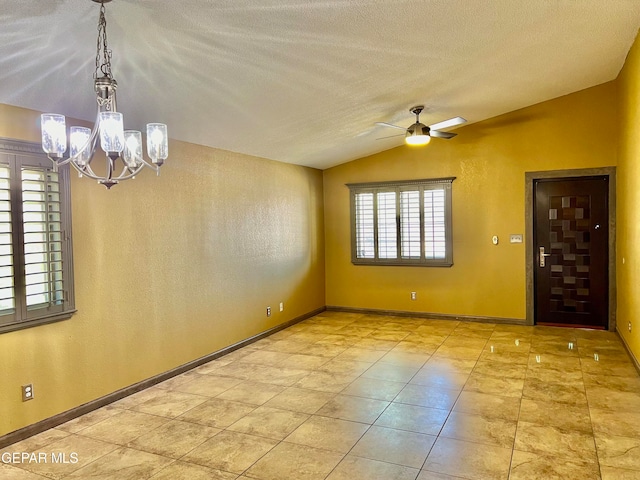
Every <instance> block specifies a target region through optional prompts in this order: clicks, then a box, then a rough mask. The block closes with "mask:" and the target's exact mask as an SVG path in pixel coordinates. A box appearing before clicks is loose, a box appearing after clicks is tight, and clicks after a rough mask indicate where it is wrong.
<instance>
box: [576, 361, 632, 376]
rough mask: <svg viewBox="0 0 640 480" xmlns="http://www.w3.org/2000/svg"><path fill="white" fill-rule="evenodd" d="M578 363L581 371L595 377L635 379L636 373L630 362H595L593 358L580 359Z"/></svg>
mask: <svg viewBox="0 0 640 480" xmlns="http://www.w3.org/2000/svg"><path fill="white" fill-rule="evenodd" d="M580 362H581V365H582V371H583V372H585V373H592V374H595V375H604V376H615V377H634V378H637V376H638V372H637V370H636V369H635V368H634V367H633V365H632V364H631V362H630V361H629V362H606V361H602V362H600V361H597V362H596V361H595V360H594V359H593V358H585V357H581V358H580Z"/></svg>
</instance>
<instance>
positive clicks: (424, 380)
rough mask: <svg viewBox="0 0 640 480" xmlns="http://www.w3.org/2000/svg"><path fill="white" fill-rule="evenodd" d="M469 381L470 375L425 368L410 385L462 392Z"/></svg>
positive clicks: (415, 376) (419, 371)
mask: <svg viewBox="0 0 640 480" xmlns="http://www.w3.org/2000/svg"><path fill="white" fill-rule="evenodd" d="M468 379H469V374H468V373H455V372H454V371H448V370H430V369H424V368H423V369H420V370H418V373H416V374H415V375H414V377H413V378H412V379H411V380H410V381H409V383H411V384H415V385H425V386H430V387H440V388H447V389H451V390H458V391H460V390H462V387H464V384H465V383H467V380H468Z"/></svg>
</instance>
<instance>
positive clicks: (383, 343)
mask: <svg viewBox="0 0 640 480" xmlns="http://www.w3.org/2000/svg"><path fill="white" fill-rule="evenodd" d="M397 345H398V342H396V341H394V340H381V339H378V338H370V337H365V338H361V339H360V340H359V341H358V342H356V343H354V344H353V346H354V347H356V348H367V349H369V350H377V351H380V352H388V351H389V350H391V349H393V348H395V347H396V346H397Z"/></svg>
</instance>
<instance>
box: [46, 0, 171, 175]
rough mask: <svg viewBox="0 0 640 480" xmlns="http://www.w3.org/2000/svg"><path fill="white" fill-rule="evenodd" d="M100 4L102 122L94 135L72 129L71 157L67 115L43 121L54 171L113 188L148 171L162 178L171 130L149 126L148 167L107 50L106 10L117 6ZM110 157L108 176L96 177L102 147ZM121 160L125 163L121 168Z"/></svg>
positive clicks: (97, 74)
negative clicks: (68, 168) (119, 101)
mask: <svg viewBox="0 0 640 480" xmlns="http://www.w3.org/2000/svg"><path fill="white" fill-rule="evenodd" d="M92 1H93V2H96V3H99V4H100V18H99V20H98V41H97V49H96V69H95V72H94V74H93V81H94V89H95V93H96V103H97V117H96V121H95V124H94V126H93V129H89V128H85V127H71V128H70V129H69V145H70V149H69V157H68V158H66V159H65V158H64V153H65V152H66V151H67V131H66V124H65V117H64V115H58V114H52V113H45V114H43V115H42V116H41V128H42V149H43V150H44V151H45V153H46V154H47V156H48V157H49V159H50V160H51V161H52V162H53V165H54V169H56V170H57V168H58V167H59V166H62V165H66V164H67V163H71V165H73V167H74V168H75V169H76V170H77V171H78V172H79V174H80V176H87V177H89V178H92V179H94V180H97V181H98V183H100V184H102V185H104V186H105V187H107V188H111V187H113V186H114V185H116V184H118V183H119V182H120V181H122V180H128V179H130V178H134V177H135V176H136V175H137V174H138V173H139V172H140V171H141V170H142V169H143V168H144V167H149V168H151V169H153V170H155V171H156V173H157V174H158V175H159V174H160V167H161V166H162V164H163V163H164V161H165V160H166V158H167V156H168V154H169V145H168V138H167V126H166V125H164V124H162V123H149V124H147V132H146V133H147V155H148V156H149V158H150V159H151V162H150V163H149V162H147V161H146V160H145V159H144V158H143V155H142V133H141V132H139V131H136V130H124V121H123V118H122V113H120V112H118V111H117V108H116V88H117V86H118V84H117V82H116V81H115V79H114V78H113V74H112V73H111V50H109V46H108V44H107V20H106V18H105V15H104V13H105V8H104V4H105V3H109V2H110V1H111V0H92ZM98 138H100V147H101V148H102V150H103V151H104V152H105V154H106V170H105V174H104V175H102V176H101V175H98V174H96V173H95V172H94V171H93V169H92V168H91V162H92V160H93V156H94V154H95V153H96V148H97V146H98ZM118 160H121V162H118Z"/></svg>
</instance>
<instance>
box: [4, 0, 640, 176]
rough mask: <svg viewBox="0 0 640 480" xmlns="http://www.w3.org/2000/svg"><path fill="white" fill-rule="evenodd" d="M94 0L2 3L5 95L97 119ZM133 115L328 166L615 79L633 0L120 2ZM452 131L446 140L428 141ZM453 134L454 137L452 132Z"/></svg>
mask: <svg viewBox="0 0 640 480" xmlns="http://www.w3.org/2000/svg"><path fill="white" fill-rule="evenodd" d="M98 15H99V5H98V4H97V3H95V2H93V1H91V0H46V1H45V0H2V5H1V9H0V103H5V104H10V105H16V106H20V107H25V108H32V109H36V110H42V111H50V112H56V113H63V114H65V115H68V116H71V117H76V118H81V119H85V120H92V119H93V118H94V115H95V100H94V97H93V84H92V76H93V71H94V68H95V65H94V63H95V54H96V38H97V29H96V27H97V21H98ZM106 18H107V32H108V40H109V46H110V48H111V49H112V51H113V60H112V64H113V73H114V77H115V78H116V80H117V81H118V85H119V88H118V107H119V110H120V111H121V112H123V113H124V115H125V127H126V128H132V129H140V130H143V129H144V125H145V124H146V123H148V122H152V121H157V122H163V123H167V124H168V125H169V134H170V136H171V137H172V138H175V139H179V140H183V141H187V142H192V143H197V144H201V145H207V146H211V147H216V148H222V149H226V150H231V151H235V152H240V153H246V154H250V155H256V156H259V157H265V158H269V159H274V160H279V161H283V162H290V163H295V164H300V165H307V166H311V167H316V168H328V167H330V166H333V165H337V164H340V163H343V162H346V161H349V160H352V159H355V158H359V157H362V156H365V155H369V154H373V153H376V152H379V151H382V150H386V149H389V148H392V147H394V146H396V145H399V144H400V143H401V142H402V136H400V137H393V138H388V139H384V140H378V138H379V137H384V136H387V135H393V134H394V133H402V132H398V131H395V130H393V129H389V128H385V127H381V126H376V125H375V122H390V123H399V124H401V125H403V126H409V125H410V124H411V123H412V121H413V119H414V117H413V116H412V115H411V114H410V113H409V108H410V107H411V106H413V105H416V104H424V105H426V110H425V112H424V113H423V114H422V116H421V121H422V122H423V123H426V124H431V123H435V122H439V121H441V120H445V119H448V118H450V117H454V116H457V115H460V116H462V117H465V118H466V119H467V120H468V121H469V122H477V121H480V120H483V119H486V118H490V117H494V116H496V115H499V114H502V113H506V112H509V111H513V110H516V109H519V108H522V107H525V106H528V105H531V104H535V103H538V102H542V101H545V100H548V99H551V98H555V97H558V96H561V95H565V94H568V93H571V92H574V91H578V90H581V89H584V88H587V87H591V86H594V85H598V84H600V83H603V82H606V81H609V80H612V79H614V78H616V76H617V75H618V72H619V71H620V69H621V67H622V65H623V63H624V60H625V57H626V55H627V53H628V51H629V48H630V46H631V44H632V43H633V40H634V38H635V36H636V35H637V33H638V28H639V27H640V1H638V0H605V1H603V0H579V1H575V0H483V1H476V0H179V1H178V0H113V1H111V2H110V3H107V4H106ZM434 141H445V140H439V139H438V140H434ZM448 141H451V142H455V141H456V140H455V139H453V140H448Z"/></svg>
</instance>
